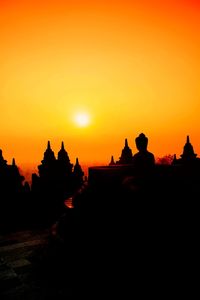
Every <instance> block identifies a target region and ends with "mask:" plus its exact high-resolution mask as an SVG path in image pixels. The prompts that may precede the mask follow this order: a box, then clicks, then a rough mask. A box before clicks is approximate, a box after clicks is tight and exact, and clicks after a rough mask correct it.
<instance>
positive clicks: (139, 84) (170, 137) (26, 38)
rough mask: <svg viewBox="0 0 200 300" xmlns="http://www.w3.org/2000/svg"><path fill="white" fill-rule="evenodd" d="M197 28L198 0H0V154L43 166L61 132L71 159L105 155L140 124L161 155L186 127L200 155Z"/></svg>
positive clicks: (116, 151) (175, 145) (179, 143)
mask: <svg viewBox="0 0 200 300" xmlns="http://www.w3.org/2000/svg"><path fill="white" fill-rule="evenodd" d="M41 3H42V4H41ZM199 33H200V4H199V1H198V0H196V1H194V0H187V1H186V0H185V1H184V0H182V1H181V0H179V1H178V0H168V1H159V0H157V1H156V0H152V1H151V0H140V1H134V0H132V1H128V0H121V1H118V0H112V1H110V0H106V1H105V0H101V1H94V0H90V1H89V0H88V1H86V0H82V1H81V0H79V1H78V0H63V1H61V0H55V1H53V0H48V1H47V0H43V1H41V0H34V1H33V0H32V1H31V0H29V1H27V0H24V1H22V0H0V42H1V47H0V66H1V68H0V81H1V84H0V101H1V102H0V109H1V118H0V148H1V149H2V150H3V155H4V158H5V159H7V160H8V162H9V163H10V162H11V159H12V157H15V158H16V162H17V164H18V165H20V166H22V167H23V166H25V165H26V164H33V165H34V164H35V166H37V165H38V164H39V163H40V161H41V159H42V158H43V152H44V150H45V148H46V144H47V140H51V144H52V148H53V150H54V151H55V154H57V152H58V150H59V148H60V144H61V141H62V140H63V141H64V142H65V148H66V150H67V151H68V153H69V156H70V158H71V161H72V163H74V162H75V158H76V156H78V157H79V159H80V163H82V164H86V163H89V164H92V163H93V162H98V161H99V162H105V163H108V162H109V160H110V156H111V154H113V155H114V157H115V158H116V159H118V158H119V156H120V154H121V149H122V147H123V144H124V138H126V137H127V138H128V140H129V145H130V147H131V148H132V150H133V153H135V152H136V148H135V143H134V139H135V137H136V136H137V135H138V134H139V133H140V132H144V133H145V134H146V135H147V136H148V137H149V150H150V151H152V152H153V153H154V154H155V156H163V155H165V154H174V153H177V155H178V156H179V155H180V154H181V152H182V147H183V145H184V143H185V140H186V135H187V134H190V137H191V142H192V144H193V146H194V149H195V151H196V152H197V153H198V154H199V155H200V122H199V115H200V84H199V78H200V55H199V53H200V34H199ZM80 111H86V112H88V113H89V114H90V116H91V124H90V126H88V127H84V128H80V127H78V126H77V125H76V124H75V123H74V122H73V116H74V114H75V113H77V112H80Z"/></svg>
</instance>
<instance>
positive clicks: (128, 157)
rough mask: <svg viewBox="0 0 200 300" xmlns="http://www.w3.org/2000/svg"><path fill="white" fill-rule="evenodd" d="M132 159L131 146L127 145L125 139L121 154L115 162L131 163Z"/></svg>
mask: <svg viewBox="0 0 200 300" xmlns="http://www.w3.org/2000/svg"><path fill="white" fill-rule="evenodd" d="M132 159H133V154H132V150H131V148H129V146H128V140H127V139H125V145H124V148H123V149H122V153H121V156H120V158H119V160H118V161H117V162H116V164H131V163H132Z"/></svg>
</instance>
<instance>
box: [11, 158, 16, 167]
mask: <svg viewBox="0 0 200 300" xmlns="http://www.w3.org/2000/svg"><path fill="white" fill-rule="evenodd" d="M12 166H16V164H15V159H14V158H13V160H12Z"/></svg>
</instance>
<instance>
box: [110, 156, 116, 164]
mask: <svg viewBox="0 0 200 300" xmlns="http://www.w3.org/2000/svg"><path fill="white" fill-rule="evenodd" d="M114 165H115V161H114V157H113V155H112V156H111V160H110V163H109V166H114Z"/></svg>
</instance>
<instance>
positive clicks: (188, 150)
mask: <svg viewBox="0 0 200 300" xmlns="http://www.w3.org/2000/svg"><path fill="white" fill-rule="evenodd" d="M197 162H200V159H199V158H198V157H197V154H195V153H194V149H193V146H192V144H191V143H190V138H189V135H187V138H186V143H185V145H184V147H183V153H182V154H181V158H179V159H177V158H176V155H175V156H174V160H173V164H186V165H188V164H195V163H197Z"/></svg>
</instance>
